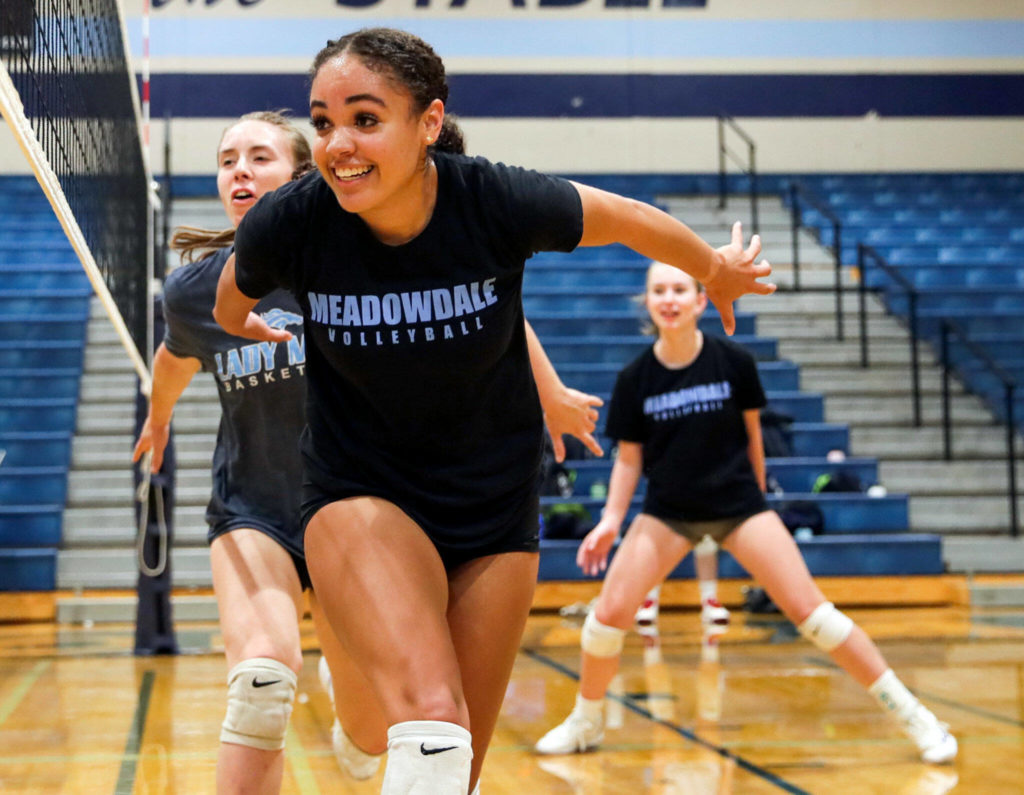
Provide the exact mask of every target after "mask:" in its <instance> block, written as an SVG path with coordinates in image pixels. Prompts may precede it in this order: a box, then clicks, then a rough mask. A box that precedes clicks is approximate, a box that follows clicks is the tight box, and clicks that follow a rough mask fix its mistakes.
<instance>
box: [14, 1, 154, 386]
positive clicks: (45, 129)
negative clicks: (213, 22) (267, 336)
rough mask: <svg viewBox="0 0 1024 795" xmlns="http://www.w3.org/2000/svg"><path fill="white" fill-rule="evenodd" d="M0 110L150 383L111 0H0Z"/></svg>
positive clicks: (138, 234)
mask: <svg viewBox="0 0 1024 795" xmlns="http://www.w3.org/2000/svg"><path fill="white" fill-rule="evenodd" d="M0 111H2V112H3V116H4V118H5V120H6V121H7V123H8V125H9V126H10V128H11V130H12V132H13V134H14V138H15V140H16V141H17V142H18V145H19V146H20V148H21V150H22V152H23V153H24V155H25V157H26V159H27V160H28V162H29V164H30V165H31V168H32V171H33V172H34V174H35V176H36V179H37V180H38V181H39V184H40V185H41V186H42V188H43V191H44V192H45V194H46V196H47V198H48V199H49V201H50V204H51V205H52V207H53V209H54V212H55V213H56V215H57V217H58V219H59V220H60V223H61V225H62V227H63V228H64V231H65V233H66V234H67V236H68V239H69V240H70V242H71V244H72V246H73V247H74V249H75V252H76V253H77V255H78V258H79V259H80V260H81V262H82V266H83V267H84V268H85V271H86V273H87V274H88V276H89V279H90V281H91V282H92V285H93V289H94V290H95V292H96V295H97V296H98V297H99V299H100V301H101V302H102V303H103V306H104V308H105V310H106V312H107V314H108V315H109V317H110V320H111V322H112V323H113V324H114V326H115V328H116V329H117V332H118V334H119V336H120V338H121V341H122V343H123V344H124V346H125V349H126V350H127V352H128V355H129V357H130V358H131V360H132V363H133V366H134V368H135V370H136V372H137V373H138V374H139V377H140V379H141V380H142V382H143V388H144V390H145V391H146V392H147V393H148V388H149V371H148V367H147V357H148V352H149V351H151V350H152V344H151V340H150V336H151V334H152V319H151V314H152V310H151V304H152V302H151V298H150V296H151V283H152V272H153V262H154V259H153V224H154V217H153V216H154V211H155V208H156V199H155V194H154V192H153V188H152V179H151V174H150V169H149V164H148V155H147V152H146V149H145V146H144V143H143V136H142V133H141V129H142V125H141V122H140V105H139V98H138V91H137V89H136V85H135V77H134V71H133V70H132V68H131V62H130V59H129V55H128V41H127V35H126V29H125V25H124V15H123V9H122V8H121V5H120V0H2V2H0ZM142 352H146V354H145V355H143V353H142Z"/></svg>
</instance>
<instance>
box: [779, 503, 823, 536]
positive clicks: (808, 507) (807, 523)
mask: <svg viewBox="0 0 1024 795" xmlns="http://www.w3.org/2000/svg"><path fill="white" fill-rule="evenodd" d="M776 511H777V512H778V514H779V518H780V519H782V523H783V524H784V525H786V529H787V530H789V532H791V533H796V531H797V530H800V529H801V528H807V529H808V530H810V531H811V532H812V533H813V534H814V535H816V536H819V535H821V534H822V533H824V532H825V514H823V513H822V512H821V508H820V507H818V503H816V502H814V501H813V500H790V501H788V502H784V503H782V504H781V505H779V506H778V507H777V508H776Z"/></svg>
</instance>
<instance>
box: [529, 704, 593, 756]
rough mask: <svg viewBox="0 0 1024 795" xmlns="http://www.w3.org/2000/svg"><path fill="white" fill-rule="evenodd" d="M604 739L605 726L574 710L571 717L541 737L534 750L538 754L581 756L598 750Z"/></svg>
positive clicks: (570, 714)
mask: <svg viewBox="0 0 1024 795" xmlns="http://www.w3.org/2000/svg"><path fill="white" fill-rule="evenodd" d="M603 739H604V725H603V723H602V722H598V723H595V722H594V721H592V720H588V719H587V718H585V717H583V715H581V714H580V713H578V712H576V710H573V711H572V712H570V713H569V717H568V718H566V719H565V720H564V721H562V722H561V723H560V724H558V725H557V726H555V728H553V729H552V730H551V731H549V732H548V733H547V734H545V735H544V736H543V737H541V738H540V739H539V740H538V741H537V744H536V745H535V746H534V747H533V749H534V750H535V751H536V752H537V753H538V754H581V753H583V752H584V751H590V750H591V749H593V748H597V746H599V745H600V744H601V741H602V740H603Z"/></svg>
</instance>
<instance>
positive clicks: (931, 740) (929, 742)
mask: <svg viewBox="0 0 1024 795" xmlns="http://www.w3.org/2000/svg"><path fill="white" fill-rule="evenodd" d="M900 728H901V729H902V730H903V733H904V734H906V735H907V737H909V738H910V739H911V740H913V741H914V744H915V745H917V749H918V750H919V751H920V752H921V759H923V760H924V761H925V762H930V763H932V764H944V763H946V762H952V761H953V760H954V759H955V758H956V753H957V742H956V738H955V737H954V736H953V735H952V734H950V733H949V731H948V729H949V726H948V725H947V724H945V723H942V722H940V721H939V719H938V718H936V717H935V715H933V714H932V712H931V710H929V709H928V708H927V707H926V706H925V705H924V704H918V705H917V707H916V708H915V709H914V711H913V712H912V713H911V714H910V717H908V718H906V719H904V720H902V721H901V722H900Z"/></svg>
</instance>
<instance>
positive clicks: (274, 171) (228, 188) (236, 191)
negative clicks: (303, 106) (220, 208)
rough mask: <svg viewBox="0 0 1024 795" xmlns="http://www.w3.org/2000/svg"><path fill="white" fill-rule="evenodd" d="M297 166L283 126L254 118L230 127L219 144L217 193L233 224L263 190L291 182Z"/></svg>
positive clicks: (239, 219)
mask: <svg viewBox="0 0 1024 795" xmlns="http://www.w3.org/2000/svg"><path fill="white" fill-rule="evenodd" d="M294 169H295V159H294V155H293V154H292V146H291V142H290V140H289V139H288V135H287V133H286V132H285V131H284V130H283V129H282V128H280V127H278V126H276V125H273V124H269V123H267V122H265V121H255V120H246V121H240V122H238V124H235V125H233V126H231V127H229V128H228V129H227V131H226V132H225V133H224V137H223V138H221V141H220V146H219V147H218V148H217V194H218V195H219V196H220V201H221V204H223V205H224V210H225V212H226V213H227V214H228V219H229V220H230V221H231V225H232V226H234V227H237V226H238V224H239V223H240V222H241V220H242V218H243V216H244V215H245V214H246V213H247V212H248V211H249V208H250V207H252V206H253V205H254V204H255V203H256V200H257V199H259V198H260V197H261V196H262V195H263V194H264V193H269V192H270V191H272V190H274V189H275V188H279V187H281V186H282V185H284V184H285V183H286V182H288V181H289V180H290V179H291V177H292V171H293V170H294Z"/></svg>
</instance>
